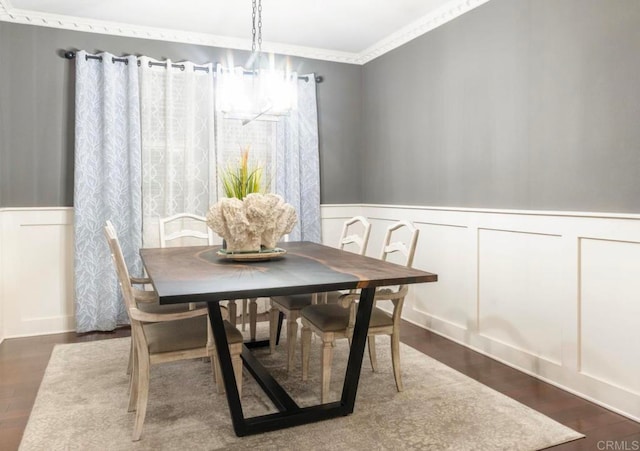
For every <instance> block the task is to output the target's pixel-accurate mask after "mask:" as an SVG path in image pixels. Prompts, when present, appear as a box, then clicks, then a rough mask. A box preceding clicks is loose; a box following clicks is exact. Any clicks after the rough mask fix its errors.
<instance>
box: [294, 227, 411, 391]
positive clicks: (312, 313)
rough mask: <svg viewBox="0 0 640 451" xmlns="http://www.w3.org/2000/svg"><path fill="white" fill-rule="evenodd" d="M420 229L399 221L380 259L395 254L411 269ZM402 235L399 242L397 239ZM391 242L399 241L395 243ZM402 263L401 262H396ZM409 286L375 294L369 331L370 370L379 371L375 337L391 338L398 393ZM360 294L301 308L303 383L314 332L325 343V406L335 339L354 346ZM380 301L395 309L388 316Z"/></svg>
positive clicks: (386, 235)
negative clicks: (405, 303)
mask: <svg viewBox="0 0 640 451" xmlns="http://www.w3.org/2000/svg"><path fill="white" fill-rule="evenodd" d="M418 233H419V230H418V229H417V228H416V227H415V226H414V225H413V224H412V223H410V222H408V221H399V222H396V223H394V224H392V225H391V226H389V228H387V232H386V234H385V238H384V241H383V245H382V252H381V255H380V259H381V260H384V261H387V260H389V258H390V256H392V255H393V254H395V253H396V252H397V253H399V254H400V255H401V257H400V258H401V259H402V260H404V261H403V262H402V263H403V264H404V265H405V266H407V267H411V266H412V265H413V257H414V255H415V251H416V244H417V242H418ZM398 236H400V237H401V238H400V239H398V238H396V237H398ZM392 239H394V240H396V241H392ZM393 262H394V263H400V262H399V261H397V260H396V261H393ZM407 291H408V285H401V286H399V287H397V288H379V289H377V290H376V292H375V295H374V308H373V310H372V312H371V319H370V321H369V331H368V338H367V340H368V346H369V358H370V360H371V367H372V369H373V370H374V371H376V366H377V363H376V349H375V336H376V335H390V336H391V361H392V364H393V376H394V378H395V381H396V388H397V389H398V391H402V390H403V386H402V379H401V376H400V320H401V315H402V306H403V304H404V298H405V296H406V295H407ZM358 299H359V295H358V294H354V293H349V294H345V295H342V296H341V298H340V300H339V302H338V303H336V304H316V305H310V306H307V307H305V308H303V309H302V311H301V313H300V317H301V320H302V380H305V381H306V380H307V378H308V375H309V354H310V348H311V335H312V333H315V334H316V335H318V336H319V337H320V339H321V340H322V354H321V367H322V372H321V375H320V382H321V398H322V402H323V403H326V402H328V400H329V385H330V382H331V363H332V358H333V346H334V344H335V340H336V339H340V338H346V339H348V340H349V343H351V337H352V335H353V326H354V324H355V317H356V309H357V306H358V302H357V301H358ZM379 301H391V303H392V305H393V309H392V312H391V313H387V312H386V311H384V310H382V309H381V308H379V307H376V306H375V304H376V303H377V302H379Z"/></svg>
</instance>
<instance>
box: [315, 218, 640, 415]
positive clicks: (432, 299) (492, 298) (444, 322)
mask: <svg viewBox="0 0 640 451" xmlns="http://www.w3.org/2000/svg"><path fill="white" fill-rule="evenodd" d="M322 212H323V223H322V225H323V234H324V235H323V240H324V242H325V243H326V244H329V245H335V243H336V242H337V241H338V237H339V234H340V231H341V225H342V222H343V221H344V220H345V219H347V218H349V217H351V216H354V215H363V216H365V217H368V218H369V219H370V221H371V222H372V233H371V239H370V241H369V249H368V252H367V254H368V255H370V256H372V257H377V256H378V255H379V253H380V243H381V240H382V236H383V233H384V230H385V228H386V227H387V226H388V225H389V224H391V223H392V222H393V221H395V220H399V219H409V220H411V221H413V222H414V223H415V224H416V226H417V227H419V228H420V238H419V240H418V250H417V254H416V258H415V266H416V267H417V268H420V269H424V270H426V271H430V272H434V273H436V274H438V278H439V280H438V282H437V283H429V284H422V285H415V286H413V287H412V288H411V290H410V291H409V296H408V300H407V303H406V304H405V309H404V312H403V314H404V317H405V318H406V319H407V320H409V321H411V322H413V323H415V324H417V325H419V326H422V327H425V328H427V329H430V330H432V331H434V332H436V333H438V334H441V335H443V336H446V337H448V338H450V339H452V340H454V341H456V342H459V343H462V344H464V345H466V346H468V347H470V348H473V349H475V350H478V351H479V352H481V353H483V354H486V355H489V356H491V357H493V358H495V359H496V360H499V361H501V362H504V363H506V364H508V365H510V366H513V367H515V368H518V369H520V370H522V371H524V372H526V373H528V374H531V375H534V376H536V377H539V378H540V379H543V380H545V381H548V382H550V383H552V384H554V385H557V386H559V387H562V388H564V389H566V390H568V391H571V392H573V393H576V394H579V395H581V396H582V397H585V398H587V399H590V400H593V401H595V402H597V403H598V404H601V405H603V406H605V407H608V408H610V409H612V410H615V411H617V412H620V413H622V414H624V415H626V416H628V417H630V418H633V419H635V420H639V419H640V359H639V358H638V355H639V354H638V353H639V349H640V215H619V214H599V213H570V212H532V211H495V210H494V211H490V210H474V209H454V208H428V207H399V206H383V205H324V206H323V210H322Z"/></svg>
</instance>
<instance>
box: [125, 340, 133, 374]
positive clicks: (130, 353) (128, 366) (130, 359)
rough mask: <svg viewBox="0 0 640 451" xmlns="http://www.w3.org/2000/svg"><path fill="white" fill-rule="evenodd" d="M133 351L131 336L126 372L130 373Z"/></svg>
mask: <svg viewBox="0 0 640 451" xmlns="http://www.w3.org/2000/svg"><path fill="white" fill-rule="evenodd" d="M134 352H135V346H134V345H133V337H131V343H130V345H129V364H128V365H127V374H129V375H130V374H131V370H132V369H133V353H134Z"/></svg>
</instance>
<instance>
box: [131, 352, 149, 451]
mask: <svg viewBox="0 0 640 451" xmlns="http://www.w3.org/2000/svg"><path fill="white" fill-rule="evenodd" d="M146 357H147V356H144V357H142V358H141V357H140V356H138V365H137V371H138V399H137V402H136V420H135V423H134V425H133V437H132V440H133V441H134V442H136V441H138V440H140V436H141V435H142V426H143V425H144V418H145V416H146V415H147V401H148V399H149V359H148V358H146Z"/></svg>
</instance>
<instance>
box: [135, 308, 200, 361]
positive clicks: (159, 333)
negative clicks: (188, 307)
mask: <svg viewBox="0 0 640 451" xmlns="http://www.w3.org/2000/svg"><path fill="white" fill-rule="evenodd" d="M142 327H143V329H144V334H145V336H146V338H147V345H148V346H149V353H150V354H158V353H161V352H172V351H184V350H189V349H197V348H203V347H205V346H207V316H206V315H203V316H196V317H195V318H187V319H181V320H177V321H166V322H161V323H149V324H144V325H143V326H142Z"/></svg>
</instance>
